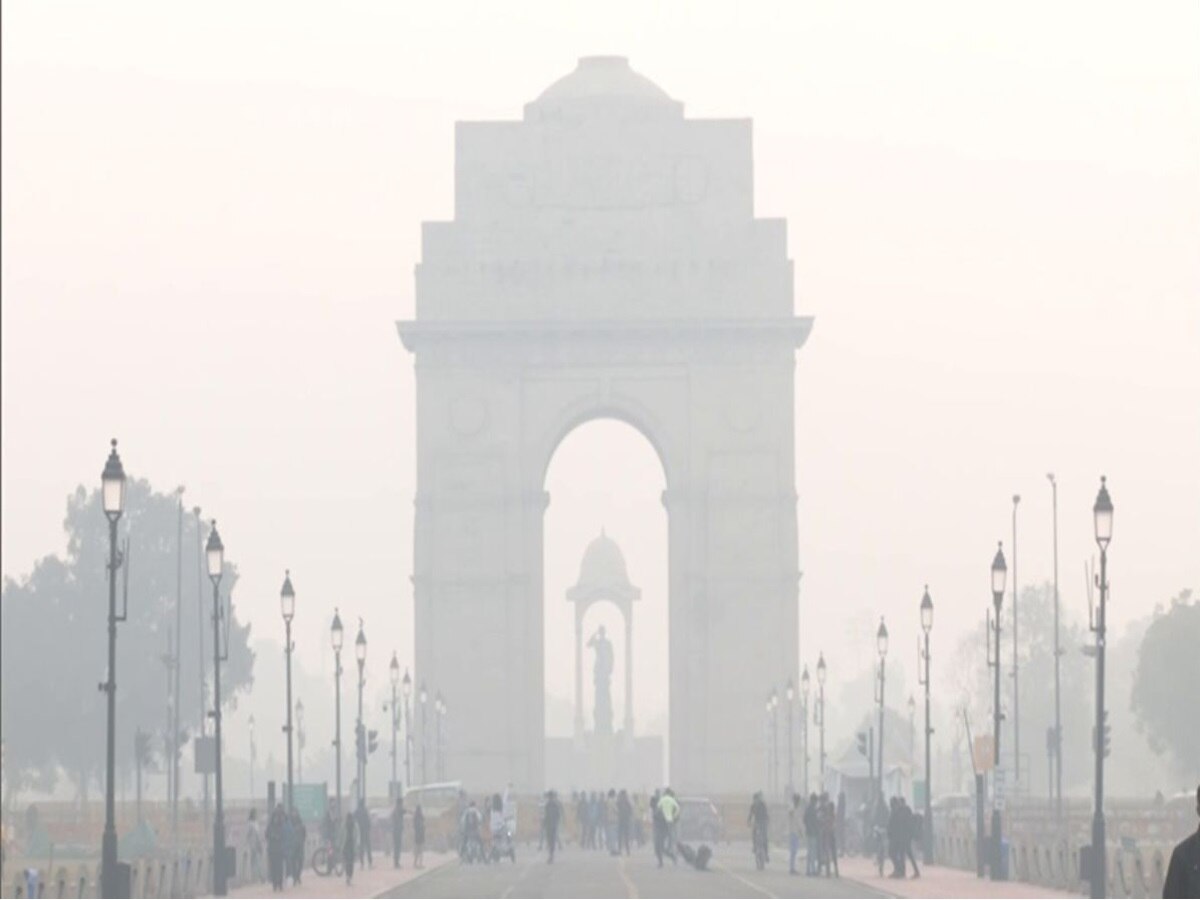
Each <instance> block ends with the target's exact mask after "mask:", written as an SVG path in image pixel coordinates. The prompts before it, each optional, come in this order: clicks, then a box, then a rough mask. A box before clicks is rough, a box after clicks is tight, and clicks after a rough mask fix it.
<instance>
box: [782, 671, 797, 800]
mask: <svg viewBox="0 0 1200 900" xmlns="http://www.w3.org/2000/svg"><path fill="white" fill-rule="evenodd" d="M784 693H785V695H786V696H787V705H788V707H787V753H788V780H787V800H788V802H789V803H790V802H791V800H792V794H794V793H796V757H795V754H794V753H793V752H792V732H793V731H794V730H795V713H794V707H795V703H796V687H795V685H794V684H793V683H792V676H790V675H789V676H788V683H787V688H786V689H785V691H784Z"/></svg>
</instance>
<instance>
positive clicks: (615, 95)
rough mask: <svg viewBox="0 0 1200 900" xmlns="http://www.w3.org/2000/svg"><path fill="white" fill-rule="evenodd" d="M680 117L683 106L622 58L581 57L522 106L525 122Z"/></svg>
mask: <svg viewBox="0 0 1200 900" xmlns="http://www.w3.org/2000/svg"><path fill="white" fill-rule="evenodd" d="M606 111H607V112H622V113H626V114H628V113H630V112H646V113H658V114H661V113H667V114H669V115H675V116H682V115H683V104H682V103H680V102H679V101H678V100H672V99H671V98H670V97H669V96H668V95H667V92H666V91H664V90H663V89H662V88H660V87H659V86H658V85H657V84H655V83H654V82H653V81H651V80H650V79H649V78H647V77H646V76H645V75H642V74H640V73H638V72H635V71H634V70H633V69H632V68H630V66H629V60H628V59H626V58H625V57H624V56H584V57H582V58H581V59H580V60H579V62H578V63H577V64H576V66H575V71H573V72H571V73H569V74H567V75H564V76H563V77H562V78H560V79H558V81H556V82H554V83H553V84H551V85H550V86H549V87H548V88H546V89H545V90H544V91H542V93H541V94H540V95H539V96H538V98H537V99H536V100H534V101H533V102H532V103H528V104H526V106H525V118H526V119H554V118H563V117H571V116H572V115H573V114H577V115H588V114H595V113H601V114H603V113H604V112H606Z"/></svg>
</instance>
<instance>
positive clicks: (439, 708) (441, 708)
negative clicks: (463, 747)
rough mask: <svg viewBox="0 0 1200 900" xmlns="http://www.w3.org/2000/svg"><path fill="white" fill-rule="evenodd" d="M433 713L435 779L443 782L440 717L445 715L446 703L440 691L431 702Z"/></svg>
mask: <svg viewBox="0 0 1200 900" xmlns="http://www.w3.org/2000/svg"><path fill="white" fill-rule="evenodd" d="M433 711H434V713H435V714H436V715H437V777H438V781H445V780H446V758H445V756H444V754H443V752H442V717H443V716H445V715H446V703H445V701H444V700H442V692H441V691H438V693H437V698H436V699H435V700H434V702H433Z"/></svg>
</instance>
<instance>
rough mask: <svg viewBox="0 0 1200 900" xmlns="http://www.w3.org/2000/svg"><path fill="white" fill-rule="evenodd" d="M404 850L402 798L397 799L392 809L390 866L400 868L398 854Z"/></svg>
mask: <svg viewBox="0 0 1200 900" xmlns="http://www.w3.org/2000/svg"><path fill="white" fill-rule="evenodd" d="M403 849H404V798H403V797H397V798H396V805H395V806H394V807H392V865H393V866H395V867H396V868H397V869H399V868H400V853H401V851H402V850H403Z"/></svg>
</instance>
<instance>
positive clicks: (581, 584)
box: [567, 529, 642, 602]
mask: <svg viewBox="0 0 1200 900" xmlns="http://www.w3.org/2000/svg"><path fill="white" fill-rule="evenodd" d="M641 594H642V592H641V591H640V590H639V589H638V588H636V587H634V586H633V585H632V584H630V583H629V572H628V570H627V569H626V568H625V554H623V553H622V552H621V548H620V547H618V546H617V542H616V541H614V540H613V539H612V538H610V537H609V536H608V535H607V534H605V532H604V529H600V536H599V537H598V538H596V539H595V540H593V541H592V542H591V543H590V544H588V545H587V549H586V550H584V551H583V560H582V562H580V564H579V580H578V581H577V582H576V583H575V586H574V587H572V588H570V589H569V590H568V591H567V599H568V600H571V601H572V602H575V601H579V600H592V599H597V600H599V599H613V600H618V599H628V600H636V599H638V598H639V597H640V596H641Z"/></svg>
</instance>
